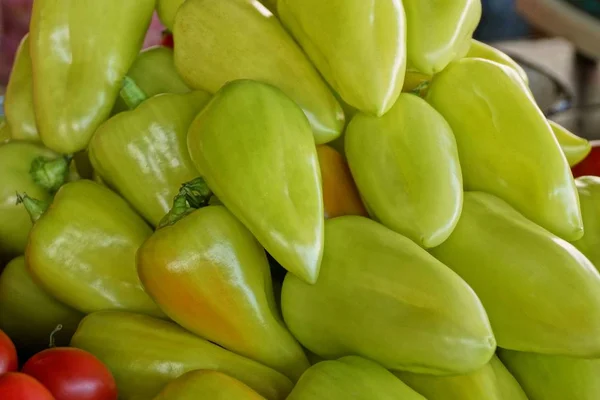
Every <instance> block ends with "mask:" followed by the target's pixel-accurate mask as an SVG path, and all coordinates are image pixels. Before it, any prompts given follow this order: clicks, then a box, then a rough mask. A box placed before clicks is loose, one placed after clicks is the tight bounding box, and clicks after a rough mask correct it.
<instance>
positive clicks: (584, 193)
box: [572, 176, 600, 270]
mask: <svg viewBox="0 0 600 400" xmlns="http://www.w3.org/2000/svg"><path fill="white" fill-rule="evenodd" d="M575 184H576V185H577V190H578V191H579V201H580V203H581V212H582V214H583V226H584V228H585V233H584V234H583V237H582V238H581V239H579V240H577V241H575V242H572V243H573V245H575V247H577V248H578V249H579V250H580V251H581V252H582V253H583V254H585V256H586V257H587V258H589V260H590V261H591V262H592V264H594V266H595V267H596V269H598V270H600V177H597V176H582V177H580V178H577V179H575Z"/></svg>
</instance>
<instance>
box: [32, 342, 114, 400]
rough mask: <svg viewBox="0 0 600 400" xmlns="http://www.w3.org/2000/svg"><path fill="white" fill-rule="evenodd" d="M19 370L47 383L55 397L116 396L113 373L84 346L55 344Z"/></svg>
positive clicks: (103, 399) (91, 399) (107, 399)
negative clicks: (83, 348) (77, 347)
mask: <svg viewBox="0 0 600 400" xmlns="http://www.w3.org/2000/svg"><path fill="white" fill-rule="evenodd" d="M22 371H23V373H25V374H28V375H31V376H33V377H34V378H35V379H37V380H38V381H40V382H41V383H42V384H43V385H44V386H46V387H47V388H48V390H50V393H52V395H53V396H54V397H55V398H56V400H117V385H116V383H115V380H114V378H113V376H112V374H111V373H110V371H109V370H108V369H107V368H106V366H105V365H104V364H102V362H100V360H98V359H97V358H96V357H94V356H93V355H92V354H90V353H88V352H87V351H84V350H80V349H76V348H71V347H55V348H52V349H47V350H44V351H41V352H39V353H37V354H36V355H34V356H33V357H31V358H30V359H29V360H28V361H27V362H26V363H25V365H24V366H23V369H22Z"/></svg>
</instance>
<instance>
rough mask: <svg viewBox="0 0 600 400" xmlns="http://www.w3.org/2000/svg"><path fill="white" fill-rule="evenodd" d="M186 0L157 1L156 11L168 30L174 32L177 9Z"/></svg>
mask: <svg viewBox="0 0 600 400" xmlns="http://www.w3.org/2000/svg"><path fill="white" fill-rule="evenodd" d="M184 1H185V0H157V1H156V12H157V13H158V18H159V19H160V22H162V24H163V25H164V26H165V27H167V29H168V30H170V31H171V32H173V27H174V26H175V15H177V10H178V9H179V7H180V6H181V5H182V4H183V2H184Z"/></svg>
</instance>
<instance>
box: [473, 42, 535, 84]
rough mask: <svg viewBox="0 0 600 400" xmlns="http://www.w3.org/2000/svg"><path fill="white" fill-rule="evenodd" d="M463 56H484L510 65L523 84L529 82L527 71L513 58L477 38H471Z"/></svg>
mask: <svg viewBox="0 0 600 400" xmlns="http://www.w3.org/2000/svg"><path fill="white" fill-rule="evenodd" d="M465 57H469V58H484V59H486V60H490V61H494V62H497V63H500V64H503V65H506V66H507V67H510V68H512V69H514V70H515V72H516V73H517V74H519V76H520V77H521V79H523V82H525V84H529V77H528V76H527V73H526V72H525V70H524V69H523V67H521V66H520V65H519V64H518V63H517V62H516V61H515V60H513V59H512V58H510V57H509V56H508V55H507V54H505V53H503V52H502V51H501V50H499V49H497V48H495V47H492V46H490V45H487V44H485V43H482V42H480V41H478V40H475V39H473V40H472V41H471V47H470V48H469V52H468V53H467V55H466V56H465Z"/></svg>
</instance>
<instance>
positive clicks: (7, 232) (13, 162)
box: [0, 141, 57, 263]
mask: <svg viewBox="0 0 600 400" xmlns="http://www.w3.org/2000/svg"><path fill="white" fill-rule="evenodd" d="M38 157H44V158H47V159H54V158H56V157H57V154H56V153H54V152H53V151H51V150H48V149H46V148H45V147H43V146H41V145H38V144H35V143H30V142H21V141H13V142H8V143H5V144H3V145H0V177H1V178H0V263H1V261H2V259H4V260H6V261H8V260H10V259H12V258H13V257H15V256H18V255H21V254H23V253H24V252H25V245H26V244H27V236H28V235H29V230H30V229H31V220H30V219H29V215H28V214H27V211H26V210H25V209H24V208H23V206H21V205H17V192H19V193H22V192H27V193H28V194H29V195H31V196H32V197H35V198H37V199H40V200H48V199H50V193H48V192H47V191H46V190H45V189H43V188H42V187H41V186H38V185H37V184H36V183H35V181H34V180H33V178H32V176H31V175H30V174H29V170H30V168H31V163H32V162H33V160H34V159H36V158H38Z"/></svg>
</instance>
